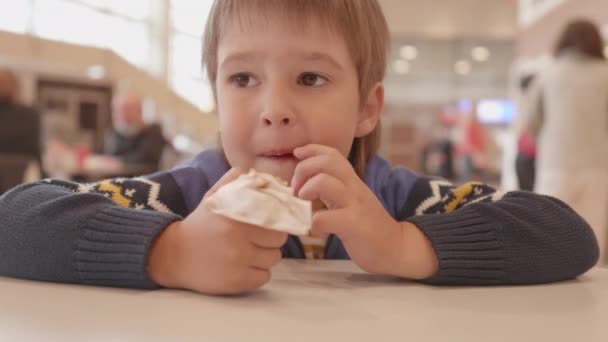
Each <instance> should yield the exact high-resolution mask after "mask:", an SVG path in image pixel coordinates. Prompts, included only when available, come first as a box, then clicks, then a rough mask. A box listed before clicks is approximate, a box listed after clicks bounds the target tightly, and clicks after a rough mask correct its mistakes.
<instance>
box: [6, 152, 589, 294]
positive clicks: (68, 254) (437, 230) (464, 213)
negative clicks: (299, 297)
mask: <svg viewBox="0 0 608 342" xmlns="http://www.w3.org/2000/svg"><path fill="white" fill-rule="evenodd" d="M227 170H228V165H226V163H225V162H224V160H223V159H222V157H221V156H220V155H219V154H218V153H217V152H216V151H206V152H203V153H201V154H199V155H198V156H196V157H195V158H194V159H192V160H191V161H189V162H187V163H185V164H183V165H181V166H180V167H178V168H176V169H174V170H172V171H169V172H161V173H156V174H152V175H147V176H143V177H138V178H128V179H120V178H119V179H110V180H106V181H102V182H99V183H93V184H77V183H71V182H63V181H56V180H45V181H40V182H36V183H30V184H25V185H22V186H19V187H17V188H15V189H13V190H12V191H10V192H8V193H6V194H5V195H3V196H2V197H0V275H4V276H11V277H18V278H24V279H34V280H43V281H54V282H68V283H81V284H91V285H108V286H121V287H136V288H154V287H156V284H154V283H153V282H151V280H150V279H149V277H148V274H147V271H146V261H147V256H148V253H149V251H150V246H151V243H152V242H153V240H154V239H155V238H156V237H157V236H158V235H159V234H160V233H161V232H162V231H163V230H164V229H165V228H166V227H167V226H168V225H169V224H170V223H171V222H173V221H175V220H179V219H181V218H183V217H185V216H187V215H188V214H189V213H190V212H192V211H193V210H194V209H195V208H196V207H197V205H198V204H199V202H200V201H201V199H202V198H203V196H204V195H205V193H206V191H207V190H208V189H209V188H210V187H211V186H213V184H215V183H216V182H217V181H218V180H219V179H220V178H221V176H222V175H223V174H224V173H225V172H226V171H227ZM364 180H365V183H366V184H367V185H368V186H369V188H370V189H371V190H372V191H373V193H374V194H375V195H376V196H377V198H378V199H379V201H380V202H381V203H382V204H383V205H384V208H385V209H386V210H387V212H388V213H389V214H390V215H391V216H392V217H393V218H395V219H396V220H399V221H410V222H412V223H414V224H415V225H416V226H417V227H418V228H419V229H421V231H422V232H424V234H426V236H427V237H428V239H429V240H430V241H431V243H432V246H433V248H434V250H435V252H436V254H437V256H438V260H439V270H438V272H437V273H436V274H435V275H434V276H433V277H432V278H430V279H426V280H425V282H426V283H430V284H449V285H466V284H468V285H498V284H535V283H546V282H554V281H560V280H565V279H570V278H574V277H576V276H578V275H580V274H582V273H584V272H585V271H587V270H588V269H589V268H591V267H592V266H594V265H595V263H596V262H597V258H598V244H597V241H596V238H595V235H594V234H593V232H592V230H591V229H590V227H589V225H588V224H587V223H586V222H585V221H584V220H583V219H581V217H580V216H579V215H577V214H576V213H575V212H574V211H573V210H571V209H570V208H569V207H568V206H566V205H565V204H564V203H562V202H561V201H559V200H557V199H554V198H550V197H546V196H541V195H536V194H532V193H528V192H510V193H506V194H502V193H500V192H498V191H496V190H494V189H492V188H491V187H489V186H487V185H484V184H481V183H468V184H465V185H463V186H460V187H456V186H454V185H452V184H451V183H449V182H447V181H444V180H441V179H431V178H425V177H421V176H417V175H415V174H414V173H412V172H411V171H409V170H407V169H405V168H392V167H391V166H390V165H389V164H388V163H387V162H386V161H384V160H382V159H381V158H379V157H376V158H374V159H373V160H372V161H371V162H370V164H369V165H368V168H367V171H366V174H365V179H364ZM376 229H383V227H376ZM282 252H283V256H284V257H286V258H304V252H303V249H302V244H301V243H300V241H299V240H298V238H297V237H294V236H290V237H289V239H288V241H287V243H286V244H285V245H284V246H283V248H282ZM324 256H325V258H327V259H348V253H347V251H346V250H345V248H344V246H343V244H342V243H341V241H340V239H339V238H338V237H337V236H330V238H329V240H328V241H327V244H326V250H325V253H324Z"/></svg>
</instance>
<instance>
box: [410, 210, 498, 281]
mask: <svg viewBox="0 0 608 342" xmlns="http://www.w3.org/2000/svg"><path fill="white" fill-rule="evenodd" d="M408 221H409V222H412V223H413V224H415V225H416V226H417V227H418V228H419V229H420V230H421V231H422V232H423V233H424V234H425V235H426V236H427V238H428V239H429V240H430V241H431V244H432V246H433V248H434V249H435V253H436V254H437V258H438V261H439V270H438V271H437V273H436V274H435V275H434V276H432V277H431V278H428V279H426V280H424V281H423V282H424V283H429V284H436V285H467V284H477V285H480V284H488V285H490V284H499V283H502V282H504V278H505V274H506V271H505V269H506V264H505V256H504V253H503V246H502V242H501V241H500V237H499V231H500V230H502V227H501V225H500V223H498V222H496V221H490V220H488V219H487V218H486V217H484V216H482V215H481V214H479V213H478V212H477V211H476V210H475V209H473V208H470V207H469V208H466V207H465V208H462V209H459V210H456V211H454V212H451V213H445V214H432V215H423V216H414V217H411V218H409V219H408Z"/></svg>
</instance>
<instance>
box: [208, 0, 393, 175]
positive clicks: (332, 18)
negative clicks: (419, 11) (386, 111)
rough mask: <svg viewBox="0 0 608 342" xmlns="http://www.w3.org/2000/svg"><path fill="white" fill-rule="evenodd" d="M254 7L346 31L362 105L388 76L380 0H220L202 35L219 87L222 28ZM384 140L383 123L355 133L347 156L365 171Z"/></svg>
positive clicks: (299, 23) (297, 22) (300, 25)
mask: <svg viewBox="0 0 608 342" xmlns="http://www.w3.org/2000/svg"><path fill="white" fill-rule="evenodd" d="M251 13H256V15H261V16H262V17H264V18H268V20H272V18H277V17H280V18H283V20H285V21H286V22H289V23H290V24H292V25H294V27H295V28H297V29H300V30H303V29H304V27H306V24H308V23H309V21H310V20H320V21H321V22H322V23H323V24H326V26H327V27H328V28H329V29H331V30H333V31H334V32H336V33H338V34H339V35H340V36H341V37H343V38H344V40H345V42H346V46H347V48H348V50H349V53H350V56H351V58H352V60H353V62H354V65H355V68H356V70H357V76H358V81H359V100H360V101H359V102H360V106H363V105H364V104H365V103H366V101H367V97H368V95H369V92H370V91H371V90H372V87H373V86H374V85H375V84H376V83H378V82H382V80H383V79H384V74H385V72H386V55H387V51H388V46H389V33H388V27H387V24H386V20H385V18H384V14H383V13H382V10H381V9H380V5H379V4H378V2H377V0H215V2H214V4H213V6H212V8H211V12H210V14H209V18H208V21H207V26H206V28H205V35H204V38H203V65H204V67H205V70H206V72H207V77H208V78H209V81H210V82H211V85H212V89H213V92H214V93H215V91H216V89H215V83H216V80H217V71H218V70H217V69H218V61H217V51H218V45H219V42H220V39H221V37H222V34H223V32H224V31H225V29H226V27H227V26H228V24H229V23H230V22H231V21H234V20H236V21H237V22H238V23H239V24H240V25H244V24H245V23H247V22H248V21H250V20H251ZM277 13H278V14H279V15H280V16H277ZM379 144H380V125H379V124H378V125H377V126H376V128H375V129H374V131H373V132H371V133H370V134H368V135H366V136H364V137H360V138H355V139H354V141H353V144H352V147H351V151H350V155H349V157H348V159H349V161H350V162H351V164H352V165H353V167H354V168H355V171H356V172H357V174H358V175H359V176H360V177H363V175H364V173H365V168H366V166H367V163H368V161H369V160H370V159H371V158H372V157H373V156H374V155H375V154H376V153H377V152H378V147H379Z"/></svg>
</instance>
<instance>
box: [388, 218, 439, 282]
mask: <svg viewBox="0 0 608 342" xmlns="http://www.w3.org/2000/svg"><path fill="white" fill-rule="evenodd" d="M399 226H400V229H401V231H400V234H401V238H400V239H398V240H399V242H398V243H399V246H397V250H398V251H399V253H398V256H397V263H396V266H394V270H393V272H391V273H393V275H396V276H399V277H403V278H408V279H416V280H422V279H427V278H430V277H432V276H433V275H434V274H435V273H437V271H438V270H439V262H438V259H437V254H436V253H435V250H434V249H433V246H432V244H431V241H430V240H429V239H428V238H427V237H426V235H425V234H424V233H423V232H422V231H421V230H420V229H419V228H418V227H416V225H414V224H413V223H411V222H407V221H404V222H399Z"/></svg>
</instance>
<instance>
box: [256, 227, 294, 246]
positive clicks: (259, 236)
mask: <svg viewBox="0 0 608 342" xmlns="http://www.w3.org/2000/svg"><path fill="white" fill-rule="evenodd" d="M251 227H252V228H253V229H250V230H249V239H250V241H251V242H252V243H253V244H254V245H256V246H257V247H260V248H281V247H283V245H284V244H285V243H286V242H287V238H288V237H289V234H287V233H285V232H279V231H276V230H272V229H266V228H262V227H254V226H251Z"/></svg>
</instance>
